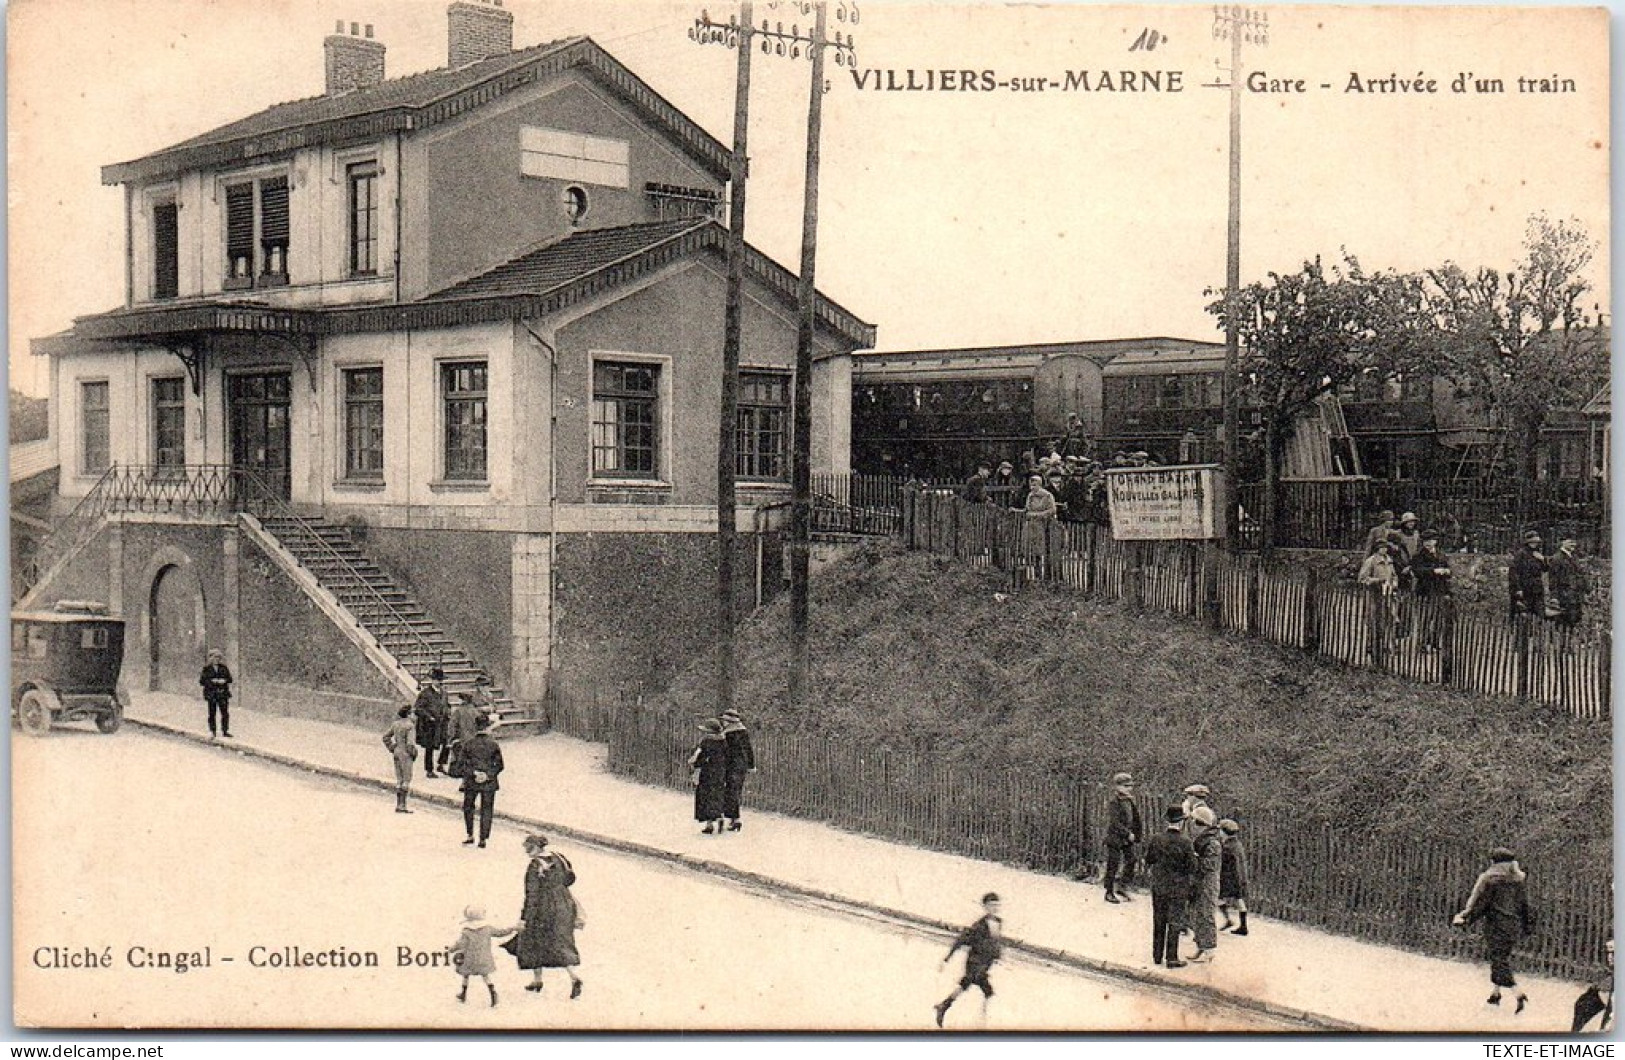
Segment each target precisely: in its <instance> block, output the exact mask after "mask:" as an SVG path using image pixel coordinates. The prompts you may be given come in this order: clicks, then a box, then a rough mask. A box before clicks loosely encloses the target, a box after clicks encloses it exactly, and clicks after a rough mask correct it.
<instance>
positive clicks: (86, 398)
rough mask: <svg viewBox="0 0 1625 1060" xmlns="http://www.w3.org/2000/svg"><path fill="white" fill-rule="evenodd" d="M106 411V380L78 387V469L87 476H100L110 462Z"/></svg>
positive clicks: (107, 405)
mask: <svg viewBox="0 0 1625 1060" xmlns="http://www.w3.org/2000/svg"><path fill="white" fill-rule="evenodd" d="M108 411H109V404H108V389H107V382H106V380H102V381H100V382H95V383H81V384H79V430H80V435H79V470H80V471H82V472H84V473H85V474H87V475H99V474H101V473H102V472H103V471H106V470H107V468H108V466H109V464H111V462H112V458H111V455H110V452H109V448H108Z"/></svg>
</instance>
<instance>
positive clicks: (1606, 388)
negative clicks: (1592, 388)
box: [1580, 380, 1614, 417]
mask: <svg viewBox="0 0 1625 1060" xmlns="http://www.w3.org/2000/svg"><path fill="white" fill-rule="evenodd" d="M1613 386H1614V384H1613V381H1612V380H1610V381H1608V382H1605V383H1603V385H1602V389H1601V390H1599V391H1597V393H1596V394H1595V395H1593V396H1592V398H1591V400H1590V401H1587V402H1586V404H1585V408H1583V409H1581V410H1580V412H1581V413H1582V414H1583V415H1586V416H1604V417H1611V416H1612V415H1613V402H1614V399H1613Z"/></svg>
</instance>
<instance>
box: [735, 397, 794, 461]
mask: <svg viewBox="0 0 1625 1060" xmlns="http://www.w3.org/2000/svg"><path fill="white" fill-rule="evenodd" d="M789 420H790V376H789V374H788V373H786V372H748V371H746V372H740V373H739V417H738V421H737V423H738V427H737V429H736V430H735V432H734V472H735V473H736V474H737V475H738V476H739V477H740V478H752V479H783V478H785V477H786V476H787V472H788V466H787V465H788V461H787V460H786V453H787V451H788V444H787V443H788V442H789V438H790V430H789Z"/></svg>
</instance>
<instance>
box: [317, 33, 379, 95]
mask: <svg viewBox="0 0 1625 1060" xmlns="http://www.w3.org/2000/svg"><path fill="white" fill-rule="evenodd" d="M365 33H366V35H365V36H363V35H362V27H361V26H359V25H357V24H356V23H354V22H352V23H350V32H349V33H348V34H346V33H345V32H344V23H343V21H340V22H339V23H338V25H337V26H335V27H334V28H333V35H332V36H330V37H328V38H327V39H326V40H324V41H322V50H323V51H324V52H326V54H327V94H328V95H330V96H336V95H338V94H339V93H340V92H353V91H355V90H356V89H358V88H371V87H372V86H373V85H376V84H379V83H381V82H382V81H383V80H384V45H383V42H381V41H375V40H373V39H372V26H371V25H370V24H369V25H368V26H367V27H366V31H365Z"/></svg>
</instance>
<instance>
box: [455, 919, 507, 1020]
mask: <svg viewBox="0 0 1625 1060" xmlns="http://www.w3.org/2000/svg"><path fill="white" fill-rule="evenodd" d="M518 930H519V925H518V924H515V925H514V926H513V927H504V928H499V927H492V926H491V925H490V924H487V923H486V922H485V910H484V909H483V908H481V907H480V906H477V905H471V906H469V907H468V908H467V909H464V910H463V931H462V934H460V935H458V936H457V941H456V942H454V943H452V944H451V948H450V950H449V952H450V953H451V965H452V967H453V968H455V969H457V974H458V975H460V976H462V977H463V988H462V989H461V990H459V991H457V1000H458V1001H467V1000H468V979H469V977H470V976H474V975H477V976H479V977H480V978H481V979H483V980H485V989H486V990H488V991H490V993H491V1007H492V1008H496V1004H497V988H496V986H495V985H494V984H492V982H491V973H492V972H494V971H496V967H497V966H496V961H495V960H493V959H492V955H491V940H492V939H499V938H501V937H502V936H504V935H512V934H513V933H514V932H515V931H518Z"/></svg>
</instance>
